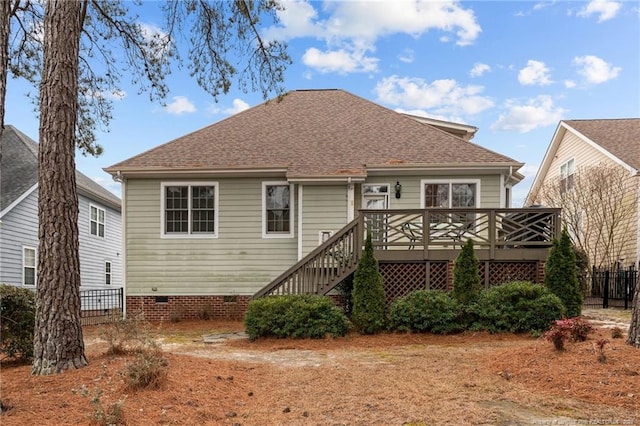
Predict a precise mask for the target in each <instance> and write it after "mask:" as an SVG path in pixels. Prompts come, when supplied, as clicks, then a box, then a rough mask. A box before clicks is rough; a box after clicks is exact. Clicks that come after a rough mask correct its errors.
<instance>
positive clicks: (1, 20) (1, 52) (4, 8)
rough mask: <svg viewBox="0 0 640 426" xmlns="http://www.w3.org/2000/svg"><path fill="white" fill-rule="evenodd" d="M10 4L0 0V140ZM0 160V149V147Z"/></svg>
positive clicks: (5, 89) (4, 100) (0, 155)
mask: <svg viewBox="0 0 640 426" xmlns="http://www.w3.org/2000/svg"><path fill="white" fill-rule="evenodd" d="M10 21H11V2H10V1H9V0H0V139H1V138H2V132H3V131H4V111H5V103H6V96H7V73H8V72H9V29H10ZM0 158H2V148H1V147H0Z"/></svg>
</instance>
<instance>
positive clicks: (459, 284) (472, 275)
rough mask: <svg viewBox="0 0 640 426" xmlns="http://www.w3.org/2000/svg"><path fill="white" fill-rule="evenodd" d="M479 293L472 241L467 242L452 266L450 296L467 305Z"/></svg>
mask: <svg viewBox="0 0 640 426" xmlns="http://www.w3.org/2000/svg"><path fill="white" fill-rule="evenodd" d="M481 291H482V286H481V284H480V273H479V272H478V258H477V257H476V254H475V252H474V251H473V240H467V242H466V243H465V245H464V246H462V250H461V251H460V254H459V255H458V257H457V258H456V261H455V263H454V266H453V292H452V296H453V298H454V299H456V300H457V301H458V302H460V303H461V304H463V305H467V304H469V303H471V302H473V301H474V300H476V299H477V298H478V296H479V295H480V292H481Z"/></svg>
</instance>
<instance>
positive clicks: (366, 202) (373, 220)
mask: <svg viewBox="0 0 640 426" xmlns="http://www.w3.org/2000/svg"><path fill="white" fill-rule="evenodd" d="M362 208H363V209H365V210H385V209H388V208H389V185H387V184H375V185H370V184H365V185H362ZM386 216H387V215H386V214H384V213H378V214H375V215H368V216H367V217H368V218H369V223H368V224H367V226H368V231H369V232H371V240H372V241H373V242H384V241H386V235H387V220H386Z"/></svg>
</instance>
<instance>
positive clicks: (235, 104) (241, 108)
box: [223, 98, 249, 115]
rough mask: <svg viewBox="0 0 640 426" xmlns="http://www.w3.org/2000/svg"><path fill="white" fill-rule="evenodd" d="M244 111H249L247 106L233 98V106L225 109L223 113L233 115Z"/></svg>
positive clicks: (240, 100)
mask: <svg viewBox="0 0 640 426" xmlns="http://www.w3.org/2000/svg"><path fill="white" fill-rule="evenodd" d="M246 109H249V104H248V103H246V102H245V101H243V100H242V99H238V98H235V99H234V100H233V106H232V107H231V108H227V109H225V110H224V111H223V112H224V113H225V114H229V115H234V114H237V113H239V112H242V111H244V110H246Z"/></svg>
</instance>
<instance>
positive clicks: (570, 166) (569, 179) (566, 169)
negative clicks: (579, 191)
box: [560, 159, 575, 193]
mask: <svg viewBox="0 0 640 426" xmlns="http://www.w3.org/2000/svg"><path fill="white" fill-rule="evenodd" d="M574 172H575V162H574V161H573V159H571V160H569V161H567V162H565V163H562V164H561V165H560V192H561V193H564V192H566V191H569V190H571V188H573V174H574Z"/></svg>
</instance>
